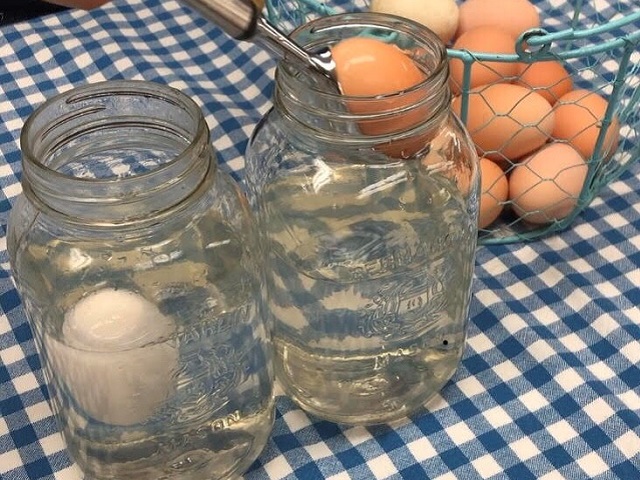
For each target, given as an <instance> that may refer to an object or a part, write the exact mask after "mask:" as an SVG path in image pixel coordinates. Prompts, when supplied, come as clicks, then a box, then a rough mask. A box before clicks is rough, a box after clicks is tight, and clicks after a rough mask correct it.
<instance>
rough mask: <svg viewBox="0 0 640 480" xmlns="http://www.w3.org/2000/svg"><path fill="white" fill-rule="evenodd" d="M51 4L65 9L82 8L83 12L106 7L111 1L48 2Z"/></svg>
mask: <svg viewBox="0 0 640 480" xmlns="http://www.w3.org/2000/svg"><path fill="white" fill-rule="evenodd" d="M46 1H47V2H49V3H53V4H55V5H61V6H63V7H71V8H82V9H83V10H90V9H92V8H96V7H99V6H100V5H104V4H105V3H107V2H108V1H109V0H46Z"/></svg>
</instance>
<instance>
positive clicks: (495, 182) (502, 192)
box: [478, 158, 509, 228]
mask: <svg viewBox="0 0 640 480" xmlns="http://www.w3.org/2000/svg"><path fill="white" fill-rule="evenodd" d="M480 171H481V184H480V185H481V187H480V190H481V196H480V216H479V217H478V227H479V228H486V227H488V226H489V225H491V224H492V223H493V222H494V221H495V220H496V219H497V218H498V216H499V215H500V213H501V212H502V209H503V207H504V204H505V202H506V201H507V199H508V197H509V182H508V180H507V177H506V175H505V173H504V172H503V171H502V168H500V167H499V166H498V165H497V164H496V163H495V162H493V161H492V160H489V159H488V158H481V159H480Z"/></svg>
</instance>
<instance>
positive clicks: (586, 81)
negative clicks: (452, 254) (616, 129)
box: [265, 0, 640, 244]
mask: <svg viewBox="0 0 640 480" xmlns="http://www.w3.org/2000/svg"><path fill="white" fill-rule="evenodd" d="M637 2H638V0H608V1H606V0H576V1H574V2H566V1H557V0H532V3H533V4H534V5H535V6H536V7H537V8H538V11H539V12H540V18H541V22H542V25H541V28H536V29H532V30H529V31H527V32H524V33H523V34H522V35H521V36H520V38H519V39H518V40H517V42H516V48H515V50H516V53H515V54H488V53H479V52H473V51H467V50H456V49H453V48H448V50H447V51H448V55H449V57H450V58H456V59H460V60H461V61H462V62H463V65H464V69H463V77H462V78H463V81H462V85H461V86H460V90H461V94H460V97H461V99H460V100H461V111H460V118H461V120H462V121H463V123H465V124H467V120H468V107H469V95H470V94H471V93H470V91H471V89H470V87H469V80H470V72H471V68H472V66H473V65H474V63H476V62H488V61H490V62H517V63H527V64H531V63H536V62H548V61H552V60H553V61H558V62H561V63H562V65H563V66H564V67H565V69H566V70H567V71H568V72H569V73H570V74H571V78H572V80H573V83H574V89H575V88H581V89H582V88H584V89H588V90H590V91H592V92H595V93H597V94H598V95H600V96H602V97H604V98H605V99H606V100H607V101H608V106H607V110H606V113H605V115H604V118H603V119H602V121H601V122H599V123H598V126H599V132H600V133H599V135H598V138H597V141H596V144H595V150H594V152H593V155H592V156H591V157H590V158H588V159H586V160H587V165H588V173H587V179H586V181H585V183H584V186H583V188H582V191H581V193H580V195H579V196H578V198H576V199H575V200H576V207H575V208H574V209H573V210H572V211H571V213H570V214H569V215H567V216H565V217H564V218H562V219H558V220H553V221H551V222H549V223H547V224H544V225H535V224H531V223H528V222H526V221H524V220H522V219H521V218H519V217H518V216H517V215H515V213H513V210H512V208H511V205H510V201H509V200H507V201H504V202H501V204H502V205H503V206H504V208H503V211H502V214H501V215H500V217H499V218H498V219H497V220H496V221H495V222H493V223H492V224H491V225H489V226H487V227H485V228H480V229H479V230H478V241H479V243H480V244H504V243H513V242H518V241H525V240H532V239H535V238H539V237H541V236H544V235H548V234H550V233H552V232H557V231H560V230H563V229H565V228H567V227H568V226H569V225H570V224H571V223H572V222H573V220H574V219H575V217H576V216H577V215H579V214H580V213H581V211H582V210H584V209H585V208H586V207H587V206H588V205H589V204H590V203H591V202H592V200H593V199H594V198H595V197H596V196H597V195H598V194H599V192H600V191H601V190H602V188H603V187H605V186H606V185H608V184H609V183H611V182H612V181H613V180H615V179H617V178H618V177H619V176H620V175H621V174H622V173H624V172H625V170H627V169H628V168H629V166H630V165H631V164H632V163H633V162H635V161H637V160H638V159H640V141H639V140H640V108H639V105H638V103H639V102H640V6H638V3H637ZM459 3H460V2H459ZM368 9H369V6H368V1H367V0H353V1H347V0H334V1H331V2H329V1H326V2H322V1H317V0H267V1H266V6H265V14H266V15H267V17H268V18H269V19H270V20H271V21H272V22H273V23H274V24H276V25H278V26H279V27H280V28H281V29H282V30H284V31H285V32H290V31H292V30H293V29H295V28H296V27H298V26H300V25H302V24H304V23H306V22H308V21H310V20H312V19H313V18H317V17H319V16H326V15H333V14H337V13H342V12H355V11H367V10H368ZM614 118H615V119H617V121H618V122H619V125H620V141H619V143H618V146H617V149H616V150H615V152H611V151H605V149H604V148H603V147H604V144H605V138H606V135H607V132H608V130H609V128H610V127H611V124H612V120H613V119H614ZM514 166H515V162H514V163H512V164H510V165H506V166H505V167H504V169H505V174H506V175H509V174H510V170H511V169H512V168H514Z"/></svg>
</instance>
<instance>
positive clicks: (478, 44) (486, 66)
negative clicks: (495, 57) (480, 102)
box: [449, 26, 519, 94]
mask: <svg viewBox="0 0 640 480" xmlns="http://www.w3.org/2000/svg"><path fill="white" fill-rule="evenodd" d="M515 42H516V39H515V37H514V36H513V35H512V34H511V33H509V32H506V31H504V30H500V29H499V28H496V27H492V26H481V27H478V28H474V29H472V30H469V31H467V32H465V33H464V34H462V36H460V37H459V38H458V39H457V40H456V42H455V43H454V44H453V48H454V49H456V50H467V51H469V52H472V53H473V52H478V53H496V54H511V55H513V54H514V53H515ZM470 65H471V66H470V68H471V74H470V75H471V76H470V82H469V88H474V87H478V86H480V85H487V84H490V83H494V82H497V81H503V80H505V79H507V80H510V78H509V77H515V76H516V74H517V72H518V68H519V66H518V64H517V63H515V62H486V61H482V62H480V61H474V62H473V63H471V64H470ZM449 71H450V78H451V90H452V92H453V93H454V94H459V93H460V91H461V88H462V80H463V75H464V62H463V61H462V60H460V59H458V58H452V59H451V60H449Z"/></svg>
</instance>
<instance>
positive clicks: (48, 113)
mask: <svg viewBox="0 0 640 480" xmlns="http://www.w3.org/2000/svg"><path fill="white" fill-rule="evenodd" d="M114 98H122V99H126V98H131V99H138V100H140V99H146V100H151V101H156V102H158V103H159V104H162V103H166V104H167V106H170V107H175V108H176V109H179V110H181V111H182V112H184V115H182V120H186V121H187V122H186V125H184V124H183V125H177V124H175V123H174V122H172V121H171V118H162V116H161V115H160V112H157V113H158V115H157V116H156V117H155V118H154V116H149V115H146V114H145V115H144V117H141V113H142V112H141V111H135V106H133V105H132V108H131V109H130V110H129V111H118V109H119V106H111V107H110V106H108V105H107V104H106V102H108V101H109V100H110V99H114ZM134 101H136V100H134ZM117 128H130V129H131V131H132V132H133V131H135V130H136V129H137V128H148V129H150V130H157V131H158V132H164V133H165V134H167V135H169V136H175V137H176V138H182V139H183V141H184V147H183V148H182V149H180V150H181V151H179V152H177V155H172V156H171V158H166V159H164V160H163V159H160V158H156V161H155V165H153V164H151V163H149V164H148V165H147V168H146V169H145V170H144V171H143V170H141V169H137V170H135V171H134V170H130V171H129V172H126V173H125V172H117V171H116V172H112V175H111V176H95V177H91V176H87V175H82V174H80V175H78V174H77V173H73V172H70V173H65V172H64V170H63V168H64V167H65V164H64V163H63V162H60V161H59V159H58V157H57V156H56V154H59V153H60V150H61V149H62V148H65V147H66V146H68V144H69V142H72V141H76V140H78V139H80V138H81V137H83V136H84V135H90V134H93V133H95V132H96V131H99V130H102V129H107V130H115V129H117ZM203 136H204V137H206V136H208V129H207V127H206V124H205V121H204V117H203V115H202V112H201V110H200V109H199V107H198V106H197V105H196V103H195V102H194V101H193V100H191V99H190V98H189V97H187V96H185V95H183V94H182V93H180V92H179V91H177V90H174V89H172V88H171V87H167V86H164V85H160V84H155V83H152V82H146V81H142V80H107V81H103V82H98V83H94V84H89V85H83V86H80V87H77V88H74V89H72V90H69V91H67V92H64V93H61V94H59V95H56V96H54V97H52V98H50V99H48V100H46V101H45V102H44V103H43V104H42V105H40V106H39V107H38V108H36V109H35V110H34V112H33V113H32V114H31V115H30V116H29V118H28V119H27V120H26V122H25V124H24V126H23V128H22V131H21V135H20V142H21V150H22V158H23V162H25V163H27V165H26V167H27V168H26V172H25V173H26V174H30V173H33V171H34V170H37V171H38V172H39V173H40V174H46V175H48V176H51V177H52V178H56V179H57V180H62V181H64V180H72V181H74V182H75V181H77V182H81V183H89V184H93V185H97V184H107V185H108V184H113V183H116V182H118V183H122V182H135V181H137V179H139V178H141V177H152V176H153V175H155V174H158V173H159V172H160V171H162V170H164V169H171V168H172V166H173V165H175V164H176V163H180V161H181V158H182V157H183V156H189V155H190V154H192V153H193V151H194V150H195V149H197V148H198V144H199V143H200V142H199V141H198V140H200V139H201V138H202V137H203ZM115 147H117V145H114V148H115ZM61 170H63V171H61ZM94 173H96V174H97V175H99V173H100V171H99V170H98V169H95V170H94Z"/></svg>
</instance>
